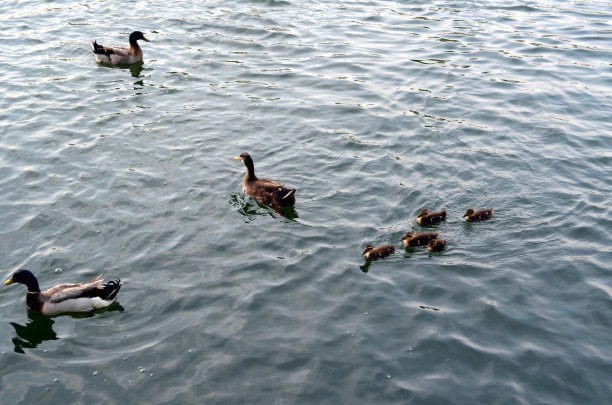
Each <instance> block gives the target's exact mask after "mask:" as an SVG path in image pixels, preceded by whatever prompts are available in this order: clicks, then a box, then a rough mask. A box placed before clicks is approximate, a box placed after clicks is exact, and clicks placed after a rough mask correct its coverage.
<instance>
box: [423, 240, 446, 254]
mask: <svg viewBox="0 0 612 405" xmlns="http://www.w3.org/2000/svg"><path fill="white" fill-rule="evenodd" d="M427 249H428V250H429V251H430V252H441V251H443V250H444V249H446V240H444V239H432V240H430V241H429V244H428V245H427Z"/></svg>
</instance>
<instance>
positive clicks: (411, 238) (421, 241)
mask: <svg viewBox="0 0 612 405" xmlns="http://www.w3.org/2000/svg"><path fill="white" fill-rule="evenodd" d="M438 235H439V233H438V232H418V233H414V232H406V233H405V234H404V237H403V238H402V241H404V246H406V247H415V246H425V245H427V244H428V243H429V241H430V240H432V239H436V238H437V237H438Z"/></svg>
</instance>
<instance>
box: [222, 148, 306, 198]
mask: <svg viewBox="0 0 612 405" xmlns="http://www.w3.org/2000/svg"><path fill="white" fill-rule="evenodd" d="M234 159H236V160H240V161H242V163H243V164H244V165H245V167H246V169H247V172H246V174H245V175H244V180H243V181H242V188H243V190H244V192H245V193H247V195H249V196H251V197H253V198H254V199H256V200H257V201H259V203H260V204H264V205H269V206H271V207H292V206H293V205H294V204H295V191H296V189H294V188H291V189H290V188H287V187H285V185H284V184H280V183H277V182H275V181H274V180H269V179H260V178H258V177H257V176H255V166H254V165H253V159H251V156H250V155H249V154H248V153H246V152H244V153H242V154H241V155H240V156H237V157H235V158H234Z"/></svg>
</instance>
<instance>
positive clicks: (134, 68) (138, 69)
mask: <svg viewBox="0 0 612 405" xmlns="http://www.w3.org/2000/svg"><path fill="white" fill-rule="evenodd" d="M98 66H104V67H109V68H113V69H129V70H130V74H131V75H132V77H136V78H138V77H140V73H142V71H143V70H144V62H136V63H132V64H131V65H113V64H111V63H105V62H98ZM137 83H138V82H137Z"/></svg>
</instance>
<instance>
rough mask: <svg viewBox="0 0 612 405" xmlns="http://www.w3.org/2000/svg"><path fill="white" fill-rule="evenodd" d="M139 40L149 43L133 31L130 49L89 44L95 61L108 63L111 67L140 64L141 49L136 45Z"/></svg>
mask: <svg viewBox="0 0 612 405" xmlns="http://www.w3.org/2000/svg"><path fill="white" fill-rule="evenodd" d="M139 39H142V40H143V41H147V42H149V40H148V39H146V38H145V36H144V35H143V33H142V32H140V31H134V32H132V33H131V34H130V47H129V48H126V47H124V46H103V45H98V43H97V42H96V41H93V42H92V43H91V46H92V47H93V52H94V54H96V61H98V62H104V63H110V64H113V65H131V64H132V63H136V62H142V49H140V46H139V45H138V42H136V41H138V40H139Z"/></svg>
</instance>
